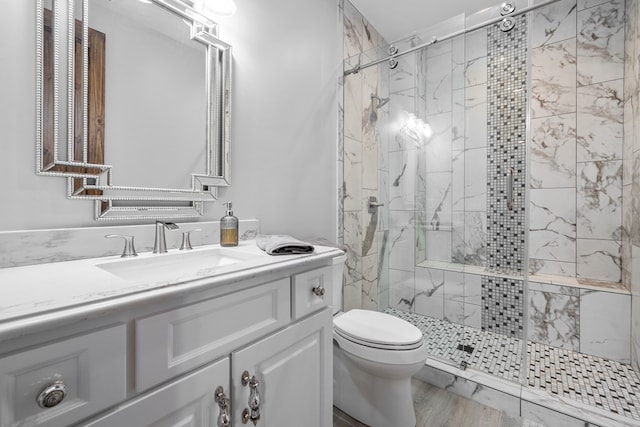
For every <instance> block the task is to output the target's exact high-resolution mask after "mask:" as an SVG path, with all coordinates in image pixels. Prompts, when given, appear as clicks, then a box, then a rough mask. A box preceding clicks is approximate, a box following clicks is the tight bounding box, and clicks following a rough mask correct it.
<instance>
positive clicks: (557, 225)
mask: <svg viewBox="0 0 640 427" xmlns="http://www.w3.org/2000/svg"><path fill="white" fill-rule="evenodd" d="M575 200H576V191H575V189H573V188H554V189H541V190H531V192H530V205H529V206H530V213H529V227H530V235H529V237H530V238H529V256H531V257H532V258H536V259H545V260H551V261H564V262H575V259H576V201H575Z"/></svg>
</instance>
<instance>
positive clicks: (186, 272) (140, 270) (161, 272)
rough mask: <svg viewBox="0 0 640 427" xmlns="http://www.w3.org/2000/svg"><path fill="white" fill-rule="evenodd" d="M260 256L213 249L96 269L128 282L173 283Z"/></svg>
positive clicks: (107, 264)
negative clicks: (162, 281)
mask: <svg viewBox="0 0 640 427" xmlns="http://www.w3.org/2000/svg"><path fill="white" fill-rule="evenodd" d="M255 258H256V255H252V254H250V253H244V252H239V251H234V250H233V249H227V248H211V249H203V250H192V251H185V252H169V253H165V254H143V256H142V257H140V258H126V259H121V260H117V261H110V262H105V263H102V264H97V265H96V267H98V268H101V269H102V270H104V271H106V272H108V273H111V274H113V275H115V276H118V277H120V278H122V279H125V280H169V279H176V278H179V277H193V276H208V275H211V274H215V273H216V271H219V270H221V269H222V268H223V267H227V266H231V265H234V264H239V263H242V262H246V261H251V260H252V259H255Z"/></svg>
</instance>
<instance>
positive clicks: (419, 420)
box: [333, 380, 530, 427]
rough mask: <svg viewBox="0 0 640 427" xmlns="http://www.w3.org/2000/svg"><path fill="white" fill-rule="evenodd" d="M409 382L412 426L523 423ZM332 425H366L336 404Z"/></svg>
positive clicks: (478, 426)
mask: <svg viewBox="0 0 640 427" xmlns="http://www.w3.org/2000/svg"><path fill="white" fill-rule="evenodd" d="M411 386H412V389H413V403H414V407H415V410H416V427H518V426H522V425H523V423H522V421H521V419H520V418H511V417H508V416H507V415H506V414H505V413H504V412H501V411H498V410H496V409H492V408H489V407H487V406H484V405H481V404H479V403H477V402H474V401H472V400H469V399H465V398H464V397H460V396H458V395H456V394H453V393H450V392H448V391H446V390H442V389H440V388H438V387H434V386H432V385H429V384H426V383H423V382H422V381H418V380H412V382H411ZM525 424H526V423H525ZM527 425H530V424H527ZM333 426H334V427H367V426H366V425H365V424H362V423H360V422H358V421H356V420H354V419H353V418H351V417H350V416H349V415H347V414H345V413H344V412H342V411H340V410H339V409H338V408H336V407H334V408H333ZM389 427H393V426H389Z"/></svg>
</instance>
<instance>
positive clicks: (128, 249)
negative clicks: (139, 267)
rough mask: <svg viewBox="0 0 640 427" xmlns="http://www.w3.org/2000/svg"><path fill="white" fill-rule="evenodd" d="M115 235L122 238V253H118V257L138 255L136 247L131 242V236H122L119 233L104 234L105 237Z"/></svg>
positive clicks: (113, 237) (109, 237)
mask: <svg viewBox="0 0 640 427" xmlns="http://www.w3.org/2000/svg"><path fill="white" fill-rule="evenodd" d="M116 237H119V238H121V239H124V249H123V250H122V255H120V257H122V258H127V257H130V256H138V253H137V252H136V247H135V246H134V244H133V236H123V235H120V234H107V235H106V236H104V238H105V239H115V238H116Z"/></svg>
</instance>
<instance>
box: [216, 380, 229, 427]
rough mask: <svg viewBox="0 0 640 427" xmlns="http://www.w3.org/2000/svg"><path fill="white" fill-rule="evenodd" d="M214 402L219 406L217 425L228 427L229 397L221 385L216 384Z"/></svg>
mask: <svg viewBox="0 0 640 427" xmlns="http://www.w3.org/2000/svg"><path fill="white" fill-rule="evenodd" d="M215 395H216V403H217V404H218V407H219V408H220V414H219V415H218V427H229V426H230V425H231V415H230V414H229V399H228V398H227V396H226V395H225V394H224V389H223V388H222V386H218V388H216V391H215Z"/></svg>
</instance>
